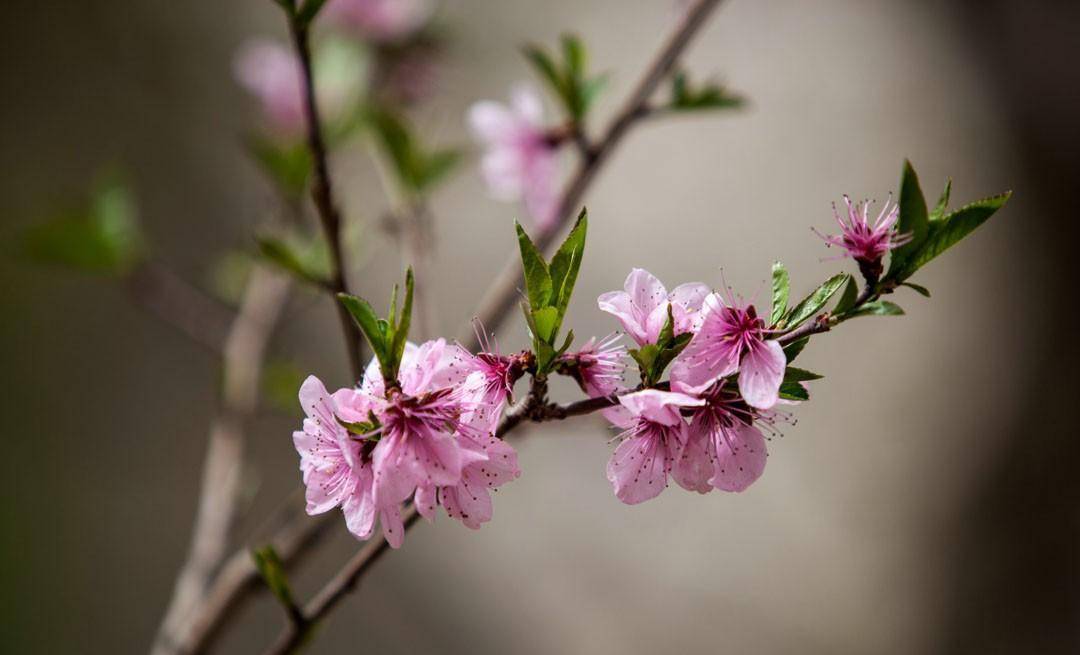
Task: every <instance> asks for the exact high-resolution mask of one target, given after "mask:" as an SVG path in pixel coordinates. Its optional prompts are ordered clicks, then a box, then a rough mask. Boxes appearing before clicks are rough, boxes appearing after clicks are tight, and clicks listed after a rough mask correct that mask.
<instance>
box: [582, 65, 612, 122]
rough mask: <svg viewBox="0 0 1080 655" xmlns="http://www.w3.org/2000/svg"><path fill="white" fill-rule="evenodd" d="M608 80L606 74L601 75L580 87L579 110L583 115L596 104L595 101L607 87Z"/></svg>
mask: <svg viewBox="0 0 1080 655" xmlns="http://www.w3.org/2000/svg"><path fill="white" fill-rule="evenodd" d="M609 79H610V78H609V76H608V75H607V74H601V75H597V76H596V77H593V78H591V79H589V80H588V81H586V82H585V83H583V84H582V85H581V89H580V90H579V93H580V95H581V109H582V112H583V113H587V112H588V111H589V109H590V108H591V107H592V105H593V103H594V102H596V99H597V98H598V97H599V96H600V94H601V93H602V92H603V90H604V89H605V88H606V87H607V84H608V81H609Z"/></svg>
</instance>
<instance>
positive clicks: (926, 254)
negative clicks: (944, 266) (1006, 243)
mask: <svg viewBox="0 0 1080 655" xmlns="http://www.w3.org/2000/svg"><path fill="white" fill-rule="evenodd" d="M1011 196H1012V192H1011V191H1008V192H1006V193H1002V194H999V195H996V196H991V197H989V198H983V199H982V200H976V201H975V202H973V203H971V204H969V205H965V206H964V207H961V208H960V209H957V210H956V211H954V212H951V213H949V214H947V215H945V216H944V217H942V218H941V219H940V220H938V221H934V223H933V224H932V225H931V228H930V234H929V236H928V237H927V238H926V241H925V243H923V245H922V247H920V248H919V249H918V251H916V252H915V253H913V254H912V255H911V257H910V258H909V259H908V260H907V261H906V262H905V263H904V266H903V268H902V269H901V270H899V271H898V272H897V276H896V278H895V279H896V280H897V281H903V280H905V279H907V278H908V277H910V276H911V275H913V274H914V273H915V271H917V270H919V269H920V268H922V267H923V266H925V265H926V264H927V263H929V262H930V261H931V260H933V259H934V258H935V257H937V256H938V255H940V254H941V253H943V252H945V251H946V250H948V249H949V248H950V247H952V246H953V245H955V244H956V243H957V242H958V241H960V240H961V239H963V238H964V237H966V236H967V235H969V234H971V233H972V231H974V230H975V228H977V227H979V226H980V225H982V224H983V223H985V222H986V220H987V219H988V218H990V217H991V216H993V215H994V213H995V212H996V211H997V210H999V209H1001V208H1002V207H1003V206H1004V205H1005V203H1006V202H1008V201H1009V198H1010V197H1011Z"/></svg>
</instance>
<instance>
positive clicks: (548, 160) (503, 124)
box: [468, 86, 559, 227]
mask: <svg viewBox="0 0 1080 655" xmlns="http://www.w3.org/2000/svg"><path fill="white" fill-rule="evenodd" d="M468 120H469V125H470V127H471V128H472V131H473V133H474V134H475V136H476V138H477V140H478V141H480V142H481V144H482V145H483V146H484V149H485V152H484V156H483V159H481V161H480V171H481V173H482V174H483V177H484V181H485V183H486V184H487V187H488V190H489V192H490V193H491V195H492V196H494V197H495V198H497V199H499V200H503V201H506V202H512V201H517V200H521V201H523V202H524V203H525V209H526V211H528V213H529V215H530V216H532V218H533V220H534V221H535V222H536V223H537V224H538V225H540V226H541V227H543V226H547V225H550V224H551V223H552V222H553V221H554V220H556V218H557V217H556V216H555V213H556V212H557V211H558V207H557V204H558V195H557V192H558V190H557V188H556V183H557V182H558V173H559V166H558V158H557V151H556V146H555V145H553V144H552V142H551V140H550V139H549V138H548V135H547V132H546V130H545V128H544V125H543V105H542V103H541V101H540V96H539V95H537V93H536V91H535V90H534V89H532V88H531V87H528V86H518V87H516V88H515V89H514V91H513V93H512V95H511V101H510V105H509V106H506V105H502V104H499V103H497V102H492V101H487V100H485V101H481V102H478V103H476V104H474V105H473V106H472V107H471V108H470V109H469V115H468Z"/></svg>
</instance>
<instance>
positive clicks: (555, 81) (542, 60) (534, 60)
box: [522, 45, 564, 98]
mask: <svg viewBox="0 0 1080 655" xmlns="http://www.w3.org/2000/svg"><path fill="white" fill-rule="evenodd" d="M522 52H523V53H524V55H525V58H526V59H528V60H529V63H530V64H532V65H533V67H534V68H535V69H536V71H537V73H539V74H540V77H541V78H543V79H544V81H546V82H547V83H548V85H549V86H550V87H551V90H552V91H554V92H555V95H557V96H558V97H559V98H563V97H564V88H563V86H564V85H563V80H562V75H561V74H560V73H559V69H558V68H557V67H556V66H555V62H554V61H552V59H551V57H550V56H549V55H548V54H547V52H545V51H544V49H543V48H541V47H540V46H535V45H530V46H526V47H525V48H523V50H522Z"/></svg>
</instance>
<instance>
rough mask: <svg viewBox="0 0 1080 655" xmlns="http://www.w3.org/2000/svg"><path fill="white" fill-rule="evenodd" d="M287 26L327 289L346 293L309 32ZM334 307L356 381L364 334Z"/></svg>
mask: <svg viewBox="0 0 1080 655" xmlns="http://www.w3.org/2000/svg"><path fill="white" fill-rule="evenodd" d="M289 28H290V29H289V32H290V34H291V35H292V39H293V45H294V46H295V48H296V54H297V57H298V58H299V59H300V68H301V70H302V71H303V77H304V85H303V86H304V114H305V118H306V124H307V141H308V149H309V150H311V156H312V160H313V162H314V168H315V170H314V175H313V176H312V191H311V196H312V199H313V200H314V202H315V209H316V210H317V213H318V215H319V222H320V223H321V224H322V230H323V236H324V237H325V238H326V242H327V245H328V246H329V250H330V268H331V272H330V288H331V291H333V292H334V293H348V292H349V287H348V284H347V283H346V280H345V274H346V269H345V257H344V253H343V246H342V239H341V213H340V212H339V211H338V207H337V204H336V202H335V200H334V191H333V187H332V183H331V181H330V167H329V163H328V160H329V158H328V156H327V152H326V140H325V139H324V138H323V127H322V119H321V118H320V116H319V105H318V103H317V102H316V100H315V82H314V77H313V76H312V69H311V45H310V43H309V40H308V39H309V34H310V33H309V31H308V27H307V25H301V24H300V22H299V21H298V20H296V19H295V18H294V19H292V20H290V21H289ZM334 306H335V307H336V308H337V313H338V319H339V320H340V322H341V330H342V332H343V333H344V335H345V347H346V349H347V350H348V354H349V364H350V368H351V371H352V375H353V379H354V381H357V380H359V379H360V378H361V376H363V373H364V362H363V360H362V359H361V355H360V350H361V347H362V346H363V337H362V336H361V334H360V329H359V328H357V327H356V324H355V323H353V320H352V317H350V316H349V312H348V310H346V309H345V306H344V305H342V304H341V303H339V302H337V299H336V298H335V299H334Z"/></svg>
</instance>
